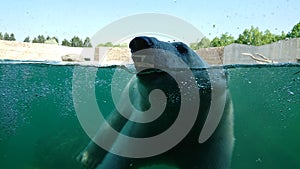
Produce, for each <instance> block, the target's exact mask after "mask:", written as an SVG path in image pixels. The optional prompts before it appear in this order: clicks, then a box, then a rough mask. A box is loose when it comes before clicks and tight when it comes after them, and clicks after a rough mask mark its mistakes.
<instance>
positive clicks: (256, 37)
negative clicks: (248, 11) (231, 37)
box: [236, 26, 263, 46]
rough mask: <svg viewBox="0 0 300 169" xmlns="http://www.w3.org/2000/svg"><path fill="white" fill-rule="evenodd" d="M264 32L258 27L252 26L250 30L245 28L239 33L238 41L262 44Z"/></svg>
mask: <svg viewBox="0 0 300 169" xmlns="http://www.w3.org/2000/svg"><path fill="white" fill-rule="evenodd" d="M262 37H263V33H262V32H261V31H259V29H258V27H256V28H254V27H253V26H251V28H250V30H249V29H245V30H244V32H243V33H242V34H240V35H239V37H238V39H237V40H236V43H240V44H246V45H253V46H260V45H262V44H263V43H262Z"/></svg>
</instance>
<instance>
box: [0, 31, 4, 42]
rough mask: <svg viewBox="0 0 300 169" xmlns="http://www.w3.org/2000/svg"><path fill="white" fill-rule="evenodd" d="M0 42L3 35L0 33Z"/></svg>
mask: <svg viewBox="0 0 300 169" xmlns="http://www.w3.org/2000/svg"><path fill="white" fill-rule="evenodd" d="M0 40H3V35H2V33H1V32H0Z"/></svg>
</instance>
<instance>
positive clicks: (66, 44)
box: [61, 39, 71, 46]
mask: <svg viewBox="0 0 300 169" xmlns="http://www.w3.org/2000/svg"><path fill="white" fill-rule="evenodd" d="M61 45H62V46H71V43H70V42H69V41H68V40H67V39H64V40H63V41H62V42H61Z"/></svg>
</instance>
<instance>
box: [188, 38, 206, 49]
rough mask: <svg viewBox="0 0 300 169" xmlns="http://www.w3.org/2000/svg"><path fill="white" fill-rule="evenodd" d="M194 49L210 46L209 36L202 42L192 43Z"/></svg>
mask: <svg viewBox="0 0 300 169" xmlns="http://www.w3.org/2000/svg"><path fill="white" fill-rule="evenodd" d="M190 47H191V48H192V49H193V50H198V49H200V48H208V47H210V40H209V39H208V38H207V37H203V38H202V39H201V41H200V42H194V43H191V44H190Z"/></svg>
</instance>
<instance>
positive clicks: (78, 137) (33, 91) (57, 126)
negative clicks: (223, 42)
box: [0, 61, 300, 169]
mask: <svg viewBox="0 0 300 169" xmlns="http://www.w3.org/2000/svg"><path fill="white" fill-rule="evenodd" d="M215 68H216V69H217V68H218V69H219V68H220V67H215ZM222 68H223V69H224V70H225V71H226V75H227V78H228V81H227V83H228V84H227V85H228V88H229V91H230V93H231V97H232V101H233V107H234V135H235V145H234V151H233V157H232V162H231V169H241V168H242V169H283V168H287V169H296V168H300V153H299V152H300V144H299V142H300V64H296V63H294V64H291V63H287V64H269V65H226V66H223V67H222ZM131 69H133V66H129V67H127V68H125V67H122V66H109V67H96V66H85V65H74V64H70V65H69V64H65V65H63V64H61V63H44V62H17V61H2V62H1V63H0V168H3V169H83V167H82V166H81V164H80V163H79V162H78V161H77V159H76V158H77V156H78V155H79V154H80V152H81V151H82V150H83V149H84V148H85V147H86V145H87V144H88V143H89V142H90V140H91V139H90V138H89V137H88V135H87V134H86V133H85V131H84V130H83V128H82V126H81V124H80V122H79V120H78V118H77V113H76V105H74V100H75V101H76V102H75V103H77V102H86V103H89V102H92V101H93V100H89V98H82V100H78V98H74V94H76V91H74V89H75V88H74V85H77V86H76V89H78V88H80V82H81V80H82V81H84V82H88V84H87V85H84V86H83V87H82V88H81V89H82V90H83V91H90V90H91V89H92V90H93V91H94V93H91V95H92V96H93V95H94V96H95V98H92V99H94V100H96V102H97V104H98V106H99V109H100V110H101V112H102V113H103V116H105V117H106V116H108V115H109V113H110V112H111V111H112V109H114V104H113V100H112V97H111V91H112V81H113V80H117V82H118V84H117V85H120V86H124V85H126V84H127V83H128V81H129V79H130V78H131V77H132V76H133V73H132V72H134V71H133V70H131ZM212 69H214V67H212ZM116 74H117V76H116ZM115 76H116V77H115ZM114 78H117V79H114ZM78 85H79V86H78ZM76 99H77V100H76ZM83 108H84V109H89V107H83ZM91 111H92V110H91ZM141 169H175V168H174V167H172V166H167V165H165V164H163V163H162V164H161V165H157V166H145V167H143V168H141Z"/></svg>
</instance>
